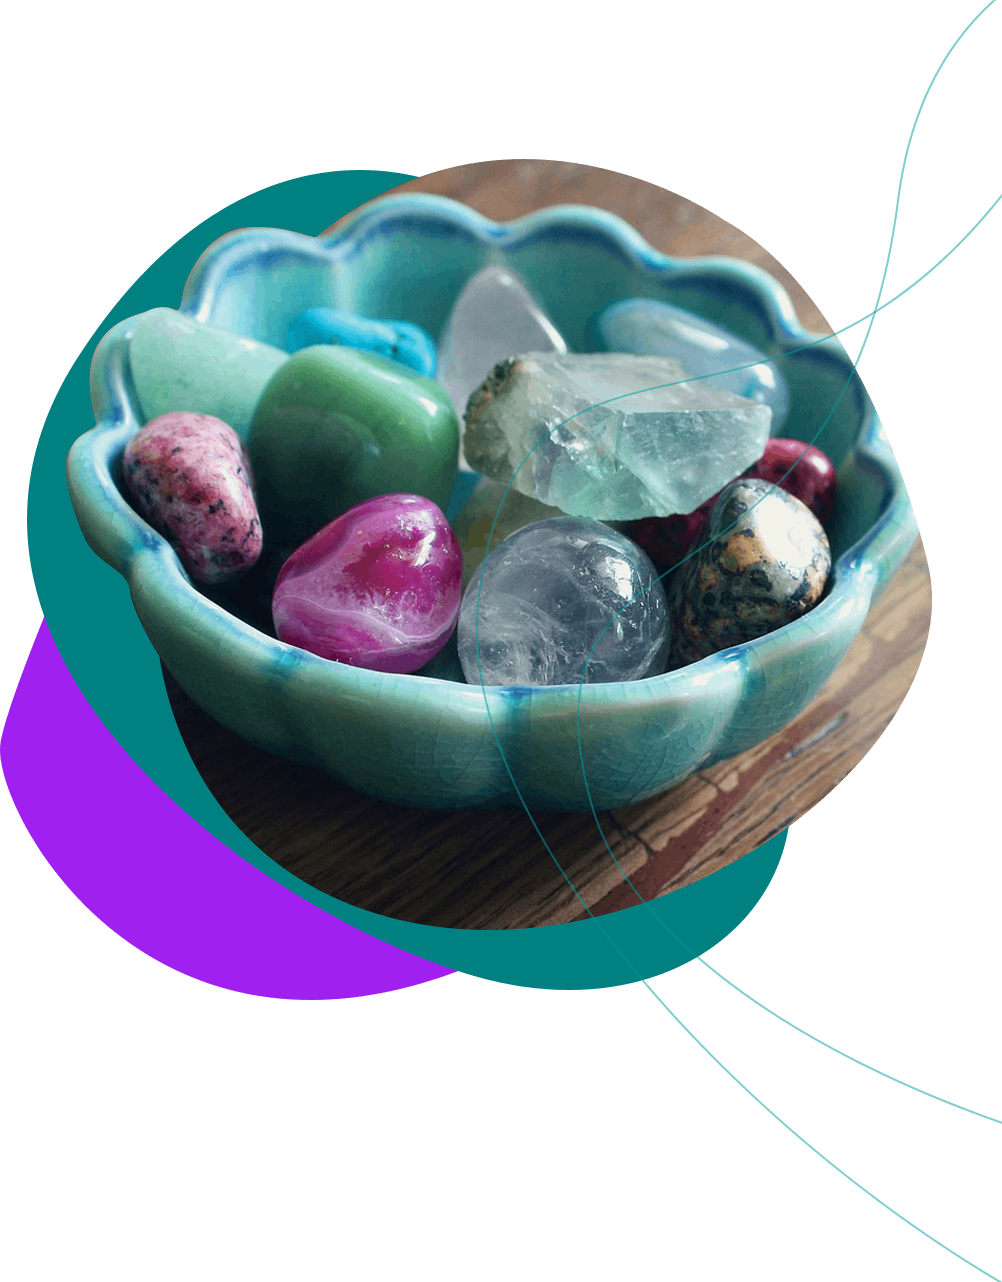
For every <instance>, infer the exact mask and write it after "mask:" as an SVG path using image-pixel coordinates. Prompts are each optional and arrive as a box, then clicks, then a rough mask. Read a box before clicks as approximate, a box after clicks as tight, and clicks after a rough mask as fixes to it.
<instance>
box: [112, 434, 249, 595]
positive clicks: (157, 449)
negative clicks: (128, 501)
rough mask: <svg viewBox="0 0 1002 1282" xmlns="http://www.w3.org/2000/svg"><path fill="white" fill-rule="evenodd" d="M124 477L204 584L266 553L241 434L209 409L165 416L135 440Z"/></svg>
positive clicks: (231, 576) (142, 508) (236, 572)
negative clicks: (263, 551) (210, 412)
mask: <svg viewBox="0 0 1002 1282" xmlns="http://www.w3.org/2000/svg"><path fill="white" fill-rule="evenodd" d="M122 476H123V478H124V480H125V484H126V485H127V486H128V488H129V491H130V492H131V494H132V496H133V498H134V499H135V502H136V506H137V507H138V509H139V511H140V513H141V515H142V516H143V517H145V519H146V520H147V521H149V523H150V525H152V526H153V527H154V529H156V530H158V531H159V532H160V533H161V534H162V535H163V536H164V538H165V539H167V541H168V542H169V543H170V544H171V546H172V547H173V548H174V550H175V551H176V552H177V554H178V556H179V557H180V560H181V564H182V565H183V566H184V568H185V569H186V570H187V571H188V573H189V574H190V575H191V577H192V578H193V579H194V580H195V581H196V582H198V583H203V584H207V585H214V584H219V583H226V582H228V581H229V580H231V579H234V578H237V577H238V576H239V575H241V574H244V573H245V572H246V571H247V570H249V569H250V568H251V566H252V565H253V564H254V563H255V561H257V559H258V557H259V556H260V555H261V522H260V521H259V520H258V514H257V506H256V504H255V501H254V490H253V482H252V480H251V474H250V464H249V463H248V462H247V455H246V454H245V453H244V448H243V446H242V445H241V443H240V438H239V437H238V436H237V434H236V433H235V432H234V431H233V429H232V428H230V427H228V426H227V425H226V424H225V423H222V422H220V421H219V419H217V418H212V417H210V416H209V415H208V414H188V413H184V412H181V413H175V414H163V415H161V417H160V418H157V419H154V420H153V422H152V423H147V425H146V426H145V427H144V428H141V429H140V431H138V432H137V433H136V435H135V436H134V437H133V438H132V439H131V440H130V441H129V443H128V445H126V447H125V453H124V454H123V456H122Z"/></svg>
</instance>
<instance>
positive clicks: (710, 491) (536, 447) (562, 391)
mask: <svg viewBox="0 0 1002 1282" xmlns="http://www.w3.org/2000/svg"><path fill="white" fill-rule="evenodd" d="M687 377H688V376H687V374H686V371H685V370H684V369H683V368H682V367H681V365H679V364H678V363H677V362H676V361H672V360H667V359H664V358H659V357H652V356H634V355H629V354H625V353H620V352H602V353H595V354H590V355H572V354H566V355H562V354H556V353H554V354H541V353H534V354H532V355H528V356H519V357H518V358H516V359H515V360H509V361H502V362H501V364H500V365H497V366H496V367H495V368H494V370H493V371H492V372H491V374H490V375H489V376H488V377H487V379H486V380H485V381H484V382H483V384H482V385H481V386H480V387H479V388H478V389H477V391H475V392H474V393H473V395H472V396H471V397H470V403H469V405H468V406H467V409H466V432H465V435H464V438H463V444H464V449H465V453H466V458H467V460H468V462H469V463H470V466H471V467H473V468H475V469H476V470H477V471H479V472H483V473H484V474H485V475H486V476H489V477H492V478H493V479H494V480H496V481H502V482H504V483H507V482H508V481H510V480H512V478H513V477H514V480H513V488H514V489H517V490H518V491H520V493H522V494H525V495H527V496H528V497H529V498H533V499H536V500H537V501H538V502H540V503H546V504H548V505H550V506H551V507H557V508H560V510H561V511H563V512H567V513H570V514H571V515H573V516H584V517H592V518H598V519H599V520H615V521H631V520H636V519H638V518H639V517H644V516H672V515H673V514H675V513H679V512H692V511H694V510H695V509H696V508H697V507H699V505H700V504H701V503H703V502H704V501H705V500H706V499H708V498H710V497H712V496H713V495H714V494H716V492H717V491H718V490H719V489H721V488H722V487H723V486H724V485H726V484H727V483H728V482H729V481H732V480H733V479H734V478H735V477H736V476H739V475H740V474H741V473H742V472H743V471H744V469H745V468H746V467H748V466H749V465H750V464H752V463H754V462H755V460H756V459H758V458H760V457H761V454H762V451H763V449H764V448H765V443H766V441H767V440H768V437H769V424H770V421H771V417H772V414H771V411H770V409H769V408H768V406H766V405H760V404H758V403H757V402H755V401H750V400H746V399H745V398H744V397H742V396H736V395H734V394H732V393H730V392H725V391H721V390H719V389H716V388H714V387H712V386H710V383H711V382H712V380H707V381H697V382H686V381H685V380H686V379H687Z"/></svg>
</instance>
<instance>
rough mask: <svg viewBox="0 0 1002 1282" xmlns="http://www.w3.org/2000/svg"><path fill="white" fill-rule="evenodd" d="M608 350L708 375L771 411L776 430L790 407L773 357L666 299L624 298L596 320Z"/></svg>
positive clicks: (719, 385) (713, 383)
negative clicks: (673, 363)
mask: <svg viewBox="0 0 1002 1282" xmlns="http://www.w3.org/2000/svg"><path fill="white" fill-rule="evenodd" d="M595 327H596V329H597V331H598V334H599V337H600V338H601V340H602V342H603V343H604V344H605V346H606V347H607V348H608V349H609V351H611V352H635V353H636V354H637V355H638V356H667V357H670V358H671V359H672V360H676V361H678V362H679V364H680V365H682V366H683V367H684V368H685V369H686V370H688V372H689V374H690V375H692V376H693V377H697V376H701V375H707V374H712V375H713V377H712V378H706V379H705V380H704V381H705V382H706V383H707V384H708V385H709V386H711V387H717V388H721V389H723V390H725V391H728V392H735V393H736V394H737V395H738V396H744V397H747V399H748V400H751V401H761V402H762V404H763V405H768V406H769V408H770V409H771V410H772V430H773V431H776V429H777V428H778V427H779V425H780V424H781V423H782V422H783V420H784V419H785V418H786V416H787V414H788V413H789V410H790V391H789V388H788V387H787V383H786V379H785V378H784V377H783V375H782V373H781V372H780V370H779V367H778V365H777V363H776V361H770V360H769V357H768V356H767V355H766V354H765V352H762V351H759V349H758V348H757V347H753V346H752V344H751V343H747V342H745V340H744V339H742V338H738V336H737V335H736V334H732V333H730V332H729V331H728V330H726V329H722V328H721V327H720V326H719V325H714V324H713V322H712V321H708V320H704V319H703V318H702V317H701V316H696V315H694V314H693V313H692V312H687V311H683V309H682V308H681V307H674V306H672V305H671V304H670V303H661V302H656V301H655V300H653V299H649V298H628V299H625V300H624V301H623V302H620V303H613V305H612V306H611V307H607V308H606V309H605V311H604V312H602V313H601V315H600V316H598V318H597V319H596V321H595Z"/></svg>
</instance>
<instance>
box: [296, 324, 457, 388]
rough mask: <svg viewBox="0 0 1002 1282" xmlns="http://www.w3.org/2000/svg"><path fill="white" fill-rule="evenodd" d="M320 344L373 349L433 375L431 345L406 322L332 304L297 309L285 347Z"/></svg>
mask: <svg viewBox="0 0 1002 1282" xmlns="http://www.w3.org/2000/svg"><path fill="white" fill-rule="evenodd" d="M321 343H333V344H334V345H335V346H338V347H355V348H358V349H359V351H363V352H375V353H376V354H377V355H379V356H385V357H387V358H388V359H389V360H392V361H399V362H400V364H401V365H406V366H407V367H408V368H409V369H413V370H416V371H417V372H418V373H419V374H424V375H426V376H427V377H428V378H434V376H435V364H436V354H435V344H434V343H433V342H432V341H431V338H430V337H429V336H428V334H427V333H426V332H425V331H424V330H423V329H422V328H421V326H420V325H412V324H410V322H409V321H375V320H367V319H366V318H365V317H364V316H355V315H353V314H352V313H351V312H339V311H336V310H335V309H334V308H333V307H314V308H313V309H312V310H310V311H308V312H301V313H300V314H299V315H298V316H297V317H296V318H295V320H293V321H292V322H291V323H290V325H289V333H288V338H287V340H286V347H287V349H288V350H289V351H290V352H298V351H300V350H301V349H302V348H304V347H317V346H319V345H320V344H321Z"/></svg>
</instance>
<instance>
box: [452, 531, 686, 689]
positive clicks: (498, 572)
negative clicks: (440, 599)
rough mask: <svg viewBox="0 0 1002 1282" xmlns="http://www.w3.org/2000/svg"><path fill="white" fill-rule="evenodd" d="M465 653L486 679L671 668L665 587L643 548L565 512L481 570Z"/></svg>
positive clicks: (466, 668)
mask: <svg viewBox="0 0 1002 1282" xmlns="http://www.w3.org/2000/svg"><path fill="white" fill-rule="evenodd" d="M457 637H458V649H459V661H460V663H461V664H462V667H463V672H464V674H465V676H466V680H467V681H468V682H470V683H471V684H475V685H479V684H480V683H481V681H482V682H483V684H484V685H491V686H494V685H509V686H551V685H576V684H577V683H578V682H582V681H584V682H587V683H593V682H607V681H637V680H641V679H642V678H644V677H647V676H654V675H656V674H657V673H659V672H661V671H662V670H663V667H664V662H665V657H666V654H667V649H668V643H669V632H668V614H667V606H666V604H665V594H664V590H663V588H662V586H661V584H660V582H658V578H657V571H656V570H655V568H654V566H653V565H652V564H651V562H650V561H649V560H648V558H647V556H646V554H645V553H644V552H642V551H641V550H640V548H638V547H637V545H636V544H635V543H632V542H631V541H630V540H629V539H627V538H626V537H625V536H624V535H622V534H619V533H617V532H616V531H615V530H610V529H609V527H608V526H606V525H603V524H602V523H601V522H599V521H587V520H581V519H579V518H578V517H572V516H562V517H556V518H554V519H552V520H546V521H537V522H535V523H533V524H532V525H526V526H524V527H523V528H522V529H521V530H517V531H516V532H515V533H514V534H512V535H510V536H509V537H508V538H507V539H505V541H504V542H503V543H502V544H501V546H500V547H499V548H497V549H496V550H495V551H494V552H492V553H491V554H490V555H489V556H488V557H487V558H486V560H485V561H484V563H483V566H482V568H481V569H480V570H478V571H477V573H475V574H474V576H473V579H472V581H471V582H470V585H469V587H468V588H467V589H466V593H465V595H464V596H463V604H462V607H461V609H460V612H459V629H458V634H457Z"/></svg>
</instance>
